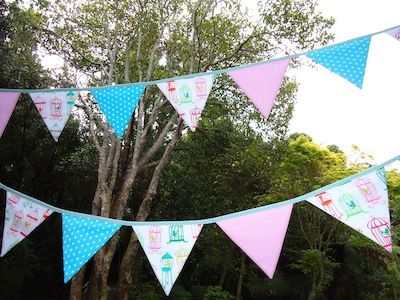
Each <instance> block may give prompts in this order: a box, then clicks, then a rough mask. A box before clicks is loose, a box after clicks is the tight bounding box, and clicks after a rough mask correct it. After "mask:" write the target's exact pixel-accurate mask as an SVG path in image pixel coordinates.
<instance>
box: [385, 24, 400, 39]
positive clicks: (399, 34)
mask: <svg viewBox="0 0 400 300" xmlns="http://www.w3.org/2000/svg"><path fill="white" fill-rule="evenodd" d="M386 33H387V34H389V35H390V36H392V37H394V38H395V39H396V40H398V41H400V26H399V27H396V28H393V29H390V30H388V31H386Z"/></svg>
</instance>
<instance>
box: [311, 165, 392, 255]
mask: <svg viewBox="0 0 400 300" xmlns="http://www.w3.org/2000/svg"><path fill="white" fill-rule="evenodd" d="M383 172H384V169H379V170H377V171H376V172H371V173H368V174H365V175H362V176H360V177H357V178H355V179H353V180H351V181H349V182H347V183H345V184H343V185H340V186H337V187H334V188H331V189H328V190H326V191H324V192H320V193H317V194H315V195H314V197H310V198H308V199H307V201H308V202H309V203H311V204H313V205H315V206H316V207H318V208H319V209H321V210H322V211H324V212H326V213H327V214H329V215H331V216H332V217H334V218H335V219H337V220H339V221H341V222H343V223H345V224H346V225H348V226H350V227H351V228H353V229H354V230H356V231H358V232H359V233H361V234H363V235H365V236H366V237H368V238H369V239H371V240H373V241H374V242H375V243H377V244H379V245H381V246H382V247H383V248H385V249H386V250H388V251H392V239H391V227H390V214H389V201H388V192H387V186H386V181H385V176H384V175H383Z"/></svg>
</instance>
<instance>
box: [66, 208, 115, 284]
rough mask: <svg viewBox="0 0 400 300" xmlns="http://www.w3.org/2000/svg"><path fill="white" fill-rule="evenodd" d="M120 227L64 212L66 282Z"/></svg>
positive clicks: (112, 223) (108, 222)
mask: <svg viewBox="0 0 400 300" xmlns="http://www.w3.org/2000/svg"><path fill="white" fill-rule="evenodd" d="M120 227H121V225H119V224H117V223H114V222H110V221H103V220H98V219H93V218H85V217H81V216H76V215H71V214H62V231H63V258H64V282H67V281H68V280H70V279H71V278H72V276H74V275H75V273H76V272H78V271H79V269H80V268H81V267H82V266H83V265H84V264H85V263H86V262H87V261H88V260H89V259H90V258H91V257H92V256H93V255H94V254H95V253H96V252H97V251H98V250H99V249H100V248H101V247H102V246H103V245H104V244H105V243H106V242H107V241H108V240H109V239H110V238H111V237H112V236H113V235H114V233H115V232H117V230H118V229H119V228H120Z"/></svg>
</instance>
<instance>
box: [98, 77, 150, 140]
mask: <svg viewBox="0 0 400 300" xmlns="http://www.w3.org/2000/svg"><path fill="white" fill-rule="evenodd" d="M144 88H145V86H144V85H134V86H131V85H129V86H116V87H107V88H102V89H96V90H91V92H92V94H93V96H94V97H95V98H96V100H97V103H98V104H99V105H100V108H101V110H102V111H103V113H104V114H105V116H106V117H107V120H108V122H109V123H110V125H111V127H112V128H114V131H115V133H116V134H117V136H118V137H119V138H122V136H123V135H124V132H125V129H126V126H127V124H128V122H129V120H130V119H131V118H132V113H133V111H134V110H135V108H136V105H137V103H138V102H139V99H140V97H141V96H142V94H143V91H144Z"/></svg>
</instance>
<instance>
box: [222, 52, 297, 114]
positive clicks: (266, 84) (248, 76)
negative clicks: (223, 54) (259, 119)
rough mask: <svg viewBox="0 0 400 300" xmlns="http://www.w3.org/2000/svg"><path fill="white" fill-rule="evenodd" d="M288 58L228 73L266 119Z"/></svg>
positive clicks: (288, 60)
mask: <svg viewBox="0 0 400 300" xmlns="http://www.w3.org/2000/svg"><path fill="white" fill-rule="evenodd" d="M289 62H290V58H288V59H282V60H277V61H274V62H271V63H265V64H261V65H256V66H254V67H249V68H245V69H240V70H236V71H232V72H229V73H228V74H229V76H231V77H232V79H233V80H234V81H235V82H236V84H237V85H238V86H239V87H240V88H241V89H242V90H243V92H245V93H246V95H247V96H248V97H249V98H250V100H251V101H252V102H253V103H254V105H255V106H256V107H257V108H258V110H259V111H260V112H261V113H262V114H263V115H264V117H265V118H268V116H269V113H270V112H271V109H272V105H273V104H274V101H275V98H276V95H277V94H278V91H279V88H280V86H281V84H282V80H283V76H285V73H286V69H287V66H288V65H289Z"/></svg>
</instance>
